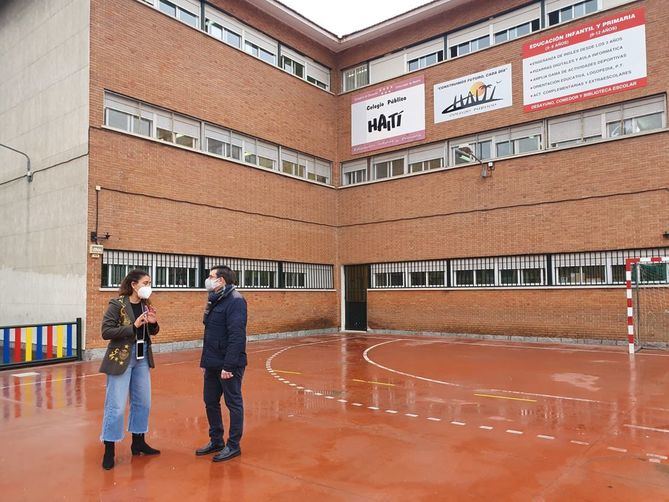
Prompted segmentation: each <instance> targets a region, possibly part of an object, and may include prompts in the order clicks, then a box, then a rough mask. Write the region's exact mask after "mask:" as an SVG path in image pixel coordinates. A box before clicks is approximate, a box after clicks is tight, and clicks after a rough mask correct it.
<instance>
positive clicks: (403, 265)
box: [369, 248, 669, 289]
mask: <svg viewBox="0 0 669 502" xmlns="http://www.w3.org/2000/svg"><path fill="white" fill-rule="evenodd" d="M647 256H669V248H654V249H633V250H621V251H594V252H581V253H555V254H542V255H519V256H495V257H486V258H452V259H444V260H430V261H411V262H395V263H375V264H372V265H371V266H370V272H371V273H370V278H369V287H370V288H371V289H393V288H482V287H499V288H505V287H524V286H526V287H532V286H534V287H536V286H615V285H624V284H625V260H626V259H627V258H634V257H647ZM663 267H665V268H664V269H662V270H660V271H656V272H655V274H656V275H655V276H654V279H653V283H654V284H669V265H666V264H665V265H663ZM658 274H659V275H658Z"/></svg>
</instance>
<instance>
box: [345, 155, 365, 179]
mask: <svg viewBox="0 0 669 502" xmlns="http://www.w3.org/2000/svg"><path fill="white" fill-rule="evenodd" d="M341 170H342V184H343V185H354V184H356V183H364V182H365V181H367V159H359V160H353V161H351V162H343V163H342V164H341Z"/></svg>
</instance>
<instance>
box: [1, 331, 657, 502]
mask: <svg viewBox="0 0 669 502" xmlns="http://www.w3.org/2000/svg"><path fill="white" fill-rule="evenodd" d="M626 350H627V349H626V347H625V348H623V347H620V348H618V347H590V346H565V345H540V344H532V345H530V344H518V343H507V342H497V341H495V342H493V341H475V340H457V339H448V338H424V337H413V338H409V337H399V336H377V335H370V336H365V335H359V334H345V335H323V336H314V337H309V338H293V339H283V340H272V341H262V342H253V343H249V345H248V353H249V360H250V365H249V367H248V368H247V372H246V375H245V381H244V397H245V415H246V424H245V433H244V438H243V439H242V445H241V446H242V452H243V453H242V456H241V457H238V458H235V459H233V460H230V461H229V462H224V463H217V464H214V463H212V462H211V457H195V455H194V450H195V448H197V447H200V446H203V445H204V444H205V443H206V442H207V440H208V438H207V430H208V425H207V420H206V416H205V413H204V407H203V404H202V397H201V396H202V376H201V372H200V370H199V368H198V361H199V352H198V351H189V352H179V353H172V354H158V355H157V357H156V363H157V367H156V369H155V370H153V372H152V379H153V405H152V411H151V419H150V433H149V434H148V435H147V438H148V442H149V443H150V444H151V445H152V446H155V447H157V448H160V449H161V450H162V454H161V455H160V456H158V457H132V456H131V455H130V440H129V438H128V437H126V439H125V440H124V441H123V443H121V444H120V445H118V446H117V458H116V460H117V465H116V467H115V468H114V469H113V470H112V471H104V470H103V469H102V468H101V466H100V461H101V456H102V446H101V444H100V442H99V435H100V421H101V418H102V405H103V401H104V393H105V376H104V375H101V374H99V373H97V369H98V364H99V363H98V362H85V363H75V364H69V365H61V366H51V367H45V368H38V369H26V370H19V371H4V372H0V500H3V501H18V500H39V501H51V500H102V501H106V500H122V501H131V500H132V501H135V500H160V501H169V500H230V501H244V500H249V501H262V500H286V501H293V500H296V501H300V502H306V501H311V500H317V501H318V502H323V501H328V500H383V501H385V500H495V501H497V500H514V501H516V500H533V501H542V500H569V501H580V500H605V501H614V500H621V501H622V500H624V501H630V500H644V501H645V500H669V459H668V458H667V457H669V353H666V352H653V351H642V352H640V353H638V354H637V355H636V356H629V355H628V354H627V353H626ZM224 410H225V408H224ZM226 421H227V416H226Z"/></svg>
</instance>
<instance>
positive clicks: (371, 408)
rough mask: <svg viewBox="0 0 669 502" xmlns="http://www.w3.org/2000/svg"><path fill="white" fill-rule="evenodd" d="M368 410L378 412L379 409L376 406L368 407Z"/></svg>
mask: <svg viewBox="0 0 669 502" xmlns="http://www.w3.org/2000/svg"><path fill="white" fill-rule="evenodd" d="M367 408H369V409H370V410H374V411H377V410H378V409H379V408H377V407H376V406H367Z"/></svg>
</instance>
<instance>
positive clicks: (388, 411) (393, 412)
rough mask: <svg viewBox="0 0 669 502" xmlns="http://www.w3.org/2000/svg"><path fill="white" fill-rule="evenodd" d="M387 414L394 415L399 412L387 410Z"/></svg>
mask: <svg viewBox="0 0 669 502" xmlns="http://www.w3.org/2000/svg"><path fill="white" fill-rule="evenodd" d="M386 413H392V414H395V413H397V411H395V410H386Z"/></svg>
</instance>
